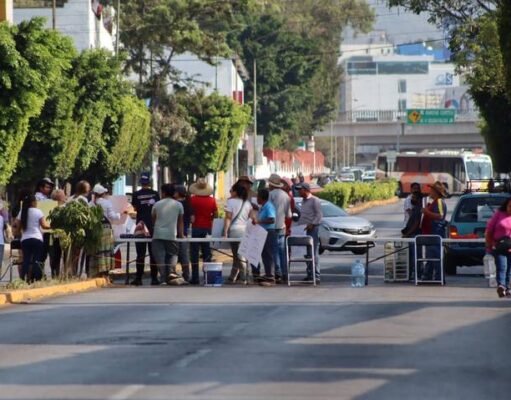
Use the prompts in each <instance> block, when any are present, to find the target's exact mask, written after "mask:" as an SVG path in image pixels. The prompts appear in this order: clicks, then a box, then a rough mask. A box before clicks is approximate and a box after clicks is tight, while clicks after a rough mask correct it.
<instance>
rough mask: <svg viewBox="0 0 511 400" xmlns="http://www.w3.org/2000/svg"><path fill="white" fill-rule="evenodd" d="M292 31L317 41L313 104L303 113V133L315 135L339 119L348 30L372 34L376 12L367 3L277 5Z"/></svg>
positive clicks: (335, 0) (321, 0)
mask: <svg viewBox="0 0 511 400" xmlns="http://www.w3.org/2000/svg"><path fill="white" fill-rule="evenodd" d="M277 3H278V4H279V7H280V9H281V12H282V13H283V16H284V18H285V21H286V25H287V26H288V28H289V29H291V30H293V31H295V32H297V33H299V34H301V35H305V36H306V37H309V38H313V39H315V40H316V41H317V43H318V46H317V49H316V53H317V54H316V56H317V57H318V59H319V65H318V68H317V69H316V70H315V73H314V76H313V77H312V78H311V80H310V81H309V82H308V85H307V88H306V89H307V90H308V91H310V92H311V101H309V102H308V103H307V105H306V108H305V109H304V111H303V112H302V113H301V118H300V126H299V130H300V131H301V132H303V133H304V134H312V132H314V131H315V130H317V129H318V128H320V127H322V126H323V125H324V124H325V123H327V122H329V121H330V120H331V119H332V118H335V113H336V111H337V109H338V100H339V98H338V97H339V96H338V94H339V85H340V83H341V79H342V73H343V71H342V68H341V66H340V65H338V60H339V56H340V47H341V42H342V36H343V33H344V31H345V30H346V28H348V27H350V28H351V29H352V30H354V31H355V32H368V31H369V30H370V29H371V27H372V23H373V20H374V11H373V9H372V8H371V7H370V5H369V4H368V3H367V2H366V1H352V0H302V1H286V0H279V1H278V2H277Z"/></svg>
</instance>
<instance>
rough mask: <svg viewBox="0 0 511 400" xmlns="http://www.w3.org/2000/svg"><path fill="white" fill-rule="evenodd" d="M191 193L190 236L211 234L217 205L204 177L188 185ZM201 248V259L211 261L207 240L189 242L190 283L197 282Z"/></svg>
mask: <svg viewBox="0 0 511 400" xmlns="http://www.w3.org/2000/svg"><path fill="white" fill-rule="evenodd" d="M190 193H191V195H192V197H191V199H190V204H191V207H192V237H193V238H205V237H206V236H208V235H211V229H212V228H213V219H214V218H216V217H217V216H218V207H217V204H216V200H215V198H214V197H213V187H212V186H211V185H210V184H209V183H208V182H207V180H206V178H199V179H197V182H195V183H194V184H192V185H191V186H190ZM201 250H202V260H203V261H204V262H210V261H211V248H210V244H209V242H205V243H191V246H190V258H191V262H192V279H191V280H190V284H192V285H198V284H199V255H200V251H201Z"/></svg>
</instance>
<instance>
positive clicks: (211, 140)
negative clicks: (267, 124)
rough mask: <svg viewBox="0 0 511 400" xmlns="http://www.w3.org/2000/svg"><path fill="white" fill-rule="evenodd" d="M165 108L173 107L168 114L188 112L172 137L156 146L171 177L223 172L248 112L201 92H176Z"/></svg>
mask: <svg viewBox="0 0 511 400" xmlns="http://www.w3.org/2000/svg"><path fill="white" fill-rule="evenodd" d="M168 105H169V106H170V107H172V109H171V110H170V111H171V112H170V113H169V114H174V115H176V114H179V113H182V111H183V110H186V111H187V113H186V114H184V113H183V114H184V115H183V114H182V115H183V117H181V118H180V121H179V122H178V121H176V120H174V126H173V128H172V129H174V130H175V132H174V134H173V135H169V136H166V137H162V139H161V140H160V143H159V147H160V149H161V151H162V153H164V154H165V155H166V158H165V159H164V162H165V164H166V165H168V166H169V168H170V169H171V170H172V172H173V173H174V177H176V178H180V179H182V180H189V179H187V178H191V177H193V175H194V174H195V175H199V176H204V175H206V174H207V173H215V172H218V171H226V170H227V169H228V168H229V166H230V165H231V163H232V159H233V155H234V153H235V149H236V148H237V145H238V143H239V141H240V138H241V135H242V133H243V131H244V130H245V128H246V126H247V125H248V123H249V122H250V115H251V113H250V109H249V108H248V107H247V106H242V105H239V104H237V103H235V102H234V101H233V100H231V99H229V98H227V97H225V96H221V95H219V94H218V93H216V92H215V93H213V94H211V95H209V96H207V95H206V94H205V93H204V92H203V91H198V92H193V93H187V92H184V93H178V94H176V95H175V96H174V98H173V99H171V100H169V101H168ZM178 137H179V138H180V139H179V140H176V138H178ZM183 139H184V140H183ZM176 160H179V162H176Z"/></svg>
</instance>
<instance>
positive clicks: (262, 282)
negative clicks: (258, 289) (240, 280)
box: [259, 276, 275, 287]
mask: <svg viewBox="0 0 511 400" xmlns="http://www.w3.org/2000/svg"><path fill="white" fill-rule="evenodd" d="M273 285H275V279H273V276H262V277H261V278H260V279H259V286H266V287H270V286H273Z"/></svg>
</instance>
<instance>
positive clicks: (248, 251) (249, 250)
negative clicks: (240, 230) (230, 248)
mask: <svg viewBox="0 0 511 400" xmlns="http://www.w3.org/2000/svg"><path fill="white" fill-rule="evenodd" d="M266 236H268V232H266V229H264V228H262V227H261V226H260V225H252V224H251V223H249V224H247V229H246V230H245V234H244V235H243V238H242V239H241V243H240V248H239V250H238V253H239V254H240V255H241V256H243V257H245V258H246V259H247V260H248V262H249V263H250V264H252V265H258V264H259V263H260V262H261V254H262V253H263V247H264V242H265V241H266Z"/></svg>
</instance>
